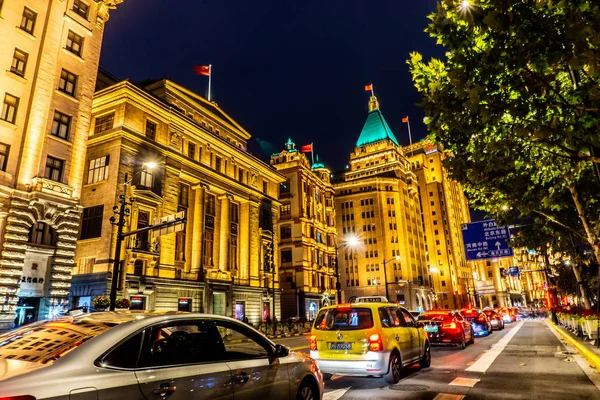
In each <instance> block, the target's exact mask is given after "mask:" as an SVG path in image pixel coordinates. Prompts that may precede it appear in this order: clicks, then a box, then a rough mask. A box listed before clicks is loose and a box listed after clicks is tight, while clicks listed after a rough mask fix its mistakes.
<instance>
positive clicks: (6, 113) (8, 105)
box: [0, 93, 19, 124]
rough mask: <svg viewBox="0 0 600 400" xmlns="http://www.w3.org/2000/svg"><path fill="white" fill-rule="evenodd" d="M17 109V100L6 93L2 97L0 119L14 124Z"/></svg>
mask: <svg viewBox="0 0 600 400" xmlns="http://www.w3.org/2000/svg"><path fill="white" fill-rule="evenodd" d="M18 108H19V98H18V97H15V96H12V95H10V94H8V93H6V94H5V95H4V105H3V106H2V115H0V119H2V120H4V121H6V122H10V123H11V124H14V123H15V120H16V119H17V110H18Z"/></svg>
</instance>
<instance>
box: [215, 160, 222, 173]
mask: <svg viewBox="0 0 600 400" xmlns="http://www.w3.org/2000/svg"><path fill="white" fill-rule="evenodd" d="M215 169H216V170H217V171H218V172H221V157H219V156H215Z"/></svg>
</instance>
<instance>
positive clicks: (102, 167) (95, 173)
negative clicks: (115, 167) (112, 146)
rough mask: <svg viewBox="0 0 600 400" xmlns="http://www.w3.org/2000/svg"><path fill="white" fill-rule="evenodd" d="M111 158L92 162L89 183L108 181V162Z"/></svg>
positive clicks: (106, 157)
mask: <svg viewBox="0 0 600 400" xmlns="http://www.w3.org/2000/svg"><path fill="white" fill-rule="evenodd" d="M109 157H110V156H104V157H100V158H96V159H94V160H90V166H89V169H88V179H87V183H96V182H102V181H103V180H106V179H108V161H109Z"/></svg>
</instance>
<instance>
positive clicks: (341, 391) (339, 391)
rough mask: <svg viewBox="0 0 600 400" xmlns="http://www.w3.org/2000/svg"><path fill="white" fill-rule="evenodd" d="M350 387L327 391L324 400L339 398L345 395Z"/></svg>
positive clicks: (336, 399)
mask: <svg viewBox="0 0 600 400" xmlns="http://www.w3.org/2000/svg"><path fill="white" fill-rule="evenodd" d="M350 387H351V386H350ZM350 387H347V388H343V389H337V390H333V391H331V392H327V393H325V394H324V395H323V400H338V399H339V398H340V397H342V396H343V395H345V394H346V392H347V391H348V390H350Z"/></svg>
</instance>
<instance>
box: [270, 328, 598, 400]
mask: <svg viewBox="0 0 600 400" xmlns="http://www.w3.org/2000/svg"><path fill="white" fill-rule="evenodd" d="M277 342H279V343H282V344H285V345H286V346H289V347H290V348H292V349H293V350H296V351H301V352H305V353H308V338H307V337H294V338H285V339H279V340H277ZM569 352H573V349H572V348H565V347H564V346H563V344H562V343H561V341H560V340H559V339H558V337H557V336H556V335H555V334H554V333H553V331H552V330H551V329H550V328H549V326H548V325H547V324H546V322H545V321H541V320H540V321H524V322H517V323H513V324H510V325H507V327H506V329H504V330H503V331H495V332H494V333H493V334H492V335H490V336H489V337H487V338H477V339H475V344H474V345H471V346H469V347H467V349H465V350H459V349H457V348H454V347H434V348H433V351H432V354H433V360H432V365H431V368H427V369H424V370H420V369H419V368H418V367H411V368H406V369H405V370H404V372H403V378H402V380H401V381H400V382H399V383H398V384H397V385H392V386H390V385H388V384H386V383H385V382H384V381H383V379H377V378H366V377H365V378H360V377H349V376H341V375H334V376H333V378H332V380H331V381H328V382H326V384H325V397H324V399H325V400H337V399H344V400H350V399H371V400H373V399H424V400H431V399H434V400H462V399H464V400H471V399H473V400H479V399H492V400H496V399H498V400H499V399H502V400H513V399H514V400H521V399H523V400H525V399H527V400H530V399H543V400H571V399H598V400H600V374H599V373H598V372H596V371H595V370H593V369H591V368H589V366H588V365H587V363H586V362H585V361H584V360H583V359H582V358H581V357H579V356H578V355H572V354H565V353H569ZM593 381H595V382H596V383H595V384H594V383H593ZM596 385H598V386H596Z"/></svg>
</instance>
